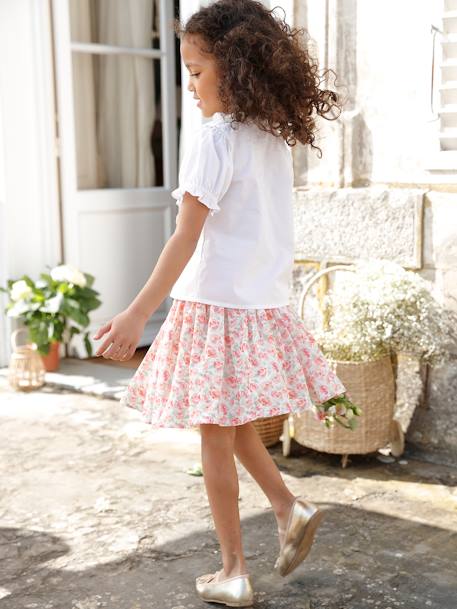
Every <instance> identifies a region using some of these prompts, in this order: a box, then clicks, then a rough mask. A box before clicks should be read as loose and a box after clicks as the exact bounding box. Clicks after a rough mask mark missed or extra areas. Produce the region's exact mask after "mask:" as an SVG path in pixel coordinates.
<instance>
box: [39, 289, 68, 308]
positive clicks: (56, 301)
mask: <svg viewBox="0 0 457 609" xmlns="http://www.w3.org/2000/svg"><path fill="white" fill-rule="evenodd" d="M62 300H63V294H62V293H61V292H59V293H58V294H56V295H55V296H53V297H52V298H49V300H47V301H46V303H45V304H44V305H42V306H41V307H40V311H41V312H42V313H57V312H58V311H59V309H60V305H61V304H62Z"/></svg>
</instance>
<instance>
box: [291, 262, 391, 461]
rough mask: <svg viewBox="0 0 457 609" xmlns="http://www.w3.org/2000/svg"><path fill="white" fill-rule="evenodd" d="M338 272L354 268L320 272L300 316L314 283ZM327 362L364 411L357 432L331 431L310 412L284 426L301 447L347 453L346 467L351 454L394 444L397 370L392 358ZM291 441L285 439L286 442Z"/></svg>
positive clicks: (305, 290) (307, 287)
mask: <svg viewBox="0 0 457 609" xmlns="http://www.w3.org/2000/svg"><path fill="white" fill-rule="evenodd" d="M338 269H339V270H345V271H354V267H353V266H343V265H334V266H331V267H328V268H326V269H323V270H321V271H319V272H318V273H316V274H315V275H314V276H313V277H312V278H311V279H310V280H309V281H308V282H307V284H306V285H305V286H304V288H303V290H302V294H301V298H300V304H299V315H300V317H302V318H303V316H304V315H303V309H304V302H305V298H306V296H307V294H308V292H309V290H310V288H311V286H312V285H313V283H314V282H315V281H317V280H318V279H320V278H321V277H323V276H324V275H326V274H327V273H330V272H332V271H335V270H338ZM326 279H327V278H326ZM326 287H327V286H326ZM324 323H326V320H325V318H324ZM324 327H325V326H324ZM326 360H327V361H328V362H329V364H330V366H331V368H332V369H333V370H334V372H335V373H336V375H337V376H338V378H340V379H341V381H342V383H343V385H344V386H345V387H346V389H347V395H348V397H349V398H350V399H351V400H352V401H353V402H354V403H355V404H357V405H358V406H360V407H361V408H362V410H363V414H362V416H360V417H359V418H358V419H357V423H358V425H357V427H356V429H355V430H348V429H345V428H344V427H342V426H341V425H339V424H338V423H335V424H334V426H333V427H331V428H328V427H325V426H324V425H323V423H322V422H321V421H319V420H317V419H316V418H315V416H314V413H313V412H309V411H306V412H304V413H301V414H294V415H291V420H290V421H289V422H285V424H284V436H287V435H289V436H290V437H293V438H294V439H295V440H296V441H297V442H298V443H299V444H302V445H303V446H307V447H309V448H313V449H315V450H319V451H322V452H326V453H339V454H343V455H344V457H345V459H344V461H343V466H345V461H346V459H347V455H348V454H349V453H352V454H366V453H369V452H372V451H375V450H377V449H378V448H382V447H384V446H386V444H387V443H388V442H389V441H390V439H391V437H392V433H393V430H394V429H393V428H394V427H395V425H394V424H393V421H392V419H393V413H394V406H395V378H394V371H393V367H392V361H391V357H390V356H389V355H387V356H385V357H382V358H379V359H377V360H372V361H367V362H347V361H338V360H332V359H331V358H329V357H327V356H326ZM288 439H289V438H287V437H283V442H284V441H288ZM285 454H286V453H285Z"/></svg>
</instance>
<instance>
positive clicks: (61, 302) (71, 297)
mask: <svg viewBox="0 0 457 609" xmlns="http://www.w3.org/2000/svg"><path fill="white" fill-rule="evenodd" d="M47 268H48V269H50V271H49V273H41V274H40V279H38V280H37V281H36V282H35V281H33V280H32V279H31V278H30V277H29V276H28V275H22V277H20V278H19V279H9V280H8V281H7V288H3V287H0V290H1V291H2V292H5V293H7V294H8V296H9V299H10V300H9V302H8V304H7V306H6V308H5V312H6V313H7V316H8V317H12V318H19V319H20V320H22V321H23V323H24V325H25V326H27V328H28V332H29V337H30V339H31V341H32V342H33V343H35V344H36V346H37V350H38V352H39V353H40V354H41V355H42V357H43V361H44V364H45V368H46V370H48V371H49V370H56V369H57V368H58V365H59V345H60V344H61V343H64V344H65V345H66V347H67V346H68V344H69V342H70V341H71V339H72V337H73V336H74V335H75V334H80V333H81V332H82V331H83V329H84V328H86V327H87V326H88V325H89V321H90V320H89V312H90V311H93V310H94V309H96V308H98V307H99V306H100V304H101V301H100V300H99V299H98V296H99V293H98V292H97V291H95V290H94V289H93V288H92V285H93V282H94V277H93V276H92V275H90V274H88V273H82V272H81V271H80V270H79V269H77V268H75V267H73V266H71V265H67V264H59V265H57V266H55V267H53V268H51V267H49V266H48V267H47ZM84 344H85V347H86V351H87V355H88V357H90V356H91V355H92V345H91V343H90V341H89V332H85V333H84Z"/></svg>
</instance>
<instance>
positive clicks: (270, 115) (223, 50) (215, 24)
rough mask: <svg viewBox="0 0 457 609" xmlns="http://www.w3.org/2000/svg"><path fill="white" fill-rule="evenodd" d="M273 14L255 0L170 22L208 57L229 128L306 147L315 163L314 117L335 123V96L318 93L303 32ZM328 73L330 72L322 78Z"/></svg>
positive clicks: (219, 4)
mask: <svg viewBox="0 0 457 609" xmlns="http://www.w3.org/2000/svg"><path fill="white" fill-rule="evenodd" d="M275 8H277V7H275ZM275 8H273V9H271V10H268V9H267V8H265V7H264V6H263V5H262V4H261V2H257V1H255V0H216V2H214V3H213V4H211V5H209V6H207V7H204V8H201V9H200V10H198V11H197V12H195V13H194V14H193V15H191V16H190V18H189V19H188V21H187V22H186V23H185V25H184V26H183V25H181V23H180V21H179V19H175V21H174V30H175V32H176V33H177V34H178V35H179V36H180V37H182V36H185V35H187V34H189V35H196V36H198V37H199V47H200V50H201V52H203V53H209V54H211V55H212V58H213V59H214V61H215V62H216V68H217V70H218V73H219V76H220V78H219V90H218V94H219V98H220V100H221V102H222V104H223V106H224V107H225V109H226V112H227V113H228V114H230V115H231V118H232V124H233V123H235V122H239V123H243V122H247V121H252V122H254V123H255V124H256V125H257V126H258V127H259V128H260V129H262V130H263V131H267V132H269V133H272V134H273V135H275V136H278V137H283V138H284V140H285V141H286V142H287V144H288V145H289V146H294V145H296V144H297V141H298V142H300V143H302V144H310V145H311V147H312V148H314V149H316V150H318V151H319V158H321V157H322V150H321V149H320V148H319V147H318V146H316V145H315V144H314V139H315V132H316V130H317V126H316V122H315V114H317V115H319V116H322V117H323V118H325V119H327V120H335V118H338V117H339V113H338V115H337V116H333V110H334V109H337V110H339V111H340V112H341V101H340V95H339V94H337V93H336V92H335V91H332V90H330V89H321V88H320V84H321V78H320V77H319V73H318V71H319V67H318V63H317V61H316V60H314V59H313V58H312V57H311V55H310V53H309V51H308V48H307V44H306V40H304V38H305V37H306V36H308V37H309V34H308V32H307V31H306V30H305V28H296V27H294V28H292V27H291V26H289V25H288V24H287V23H286V22H285V21H284V20H283V19H279V18H278V17H277V16H276V15H275V14H274V10H275ZM302 36H303V37H302ZM328 72H333V70H330V69H329V70H325V71H324V73H323V75H322V78H324V77H325V76H326V74H327V73H328Z"/></svg>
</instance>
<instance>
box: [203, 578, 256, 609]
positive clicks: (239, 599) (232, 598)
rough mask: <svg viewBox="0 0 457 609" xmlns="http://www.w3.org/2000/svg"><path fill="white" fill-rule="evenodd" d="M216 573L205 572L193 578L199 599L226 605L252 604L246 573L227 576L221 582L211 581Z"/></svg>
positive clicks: (252, 598) (250, 585) (252, 599)
mask: <svg viewBox="0 0 457 609" xmlns="http://www.w3.org/2000/svg"><path fill="white" fill-rule="evenodd" d="M218 573H219V572H216V573H206V574H205V575H200V576H199V577H197V578H196V579H195V586H196V588H197V592H198V594H199V596H200V598H201V599H203V600H204V601H207V602H209V603H221V604H223V605H227V606H228V607H251V606H252V605H253V604H254V591H253V589H252V584H251V579H250V577H249V575H248V574H243V575H236V576H235V577H229V578H228V579H224V580H223V581H221V582H218V581H213V580H214V579H215V577H216V575H217V574H218Z"/></svg>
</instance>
